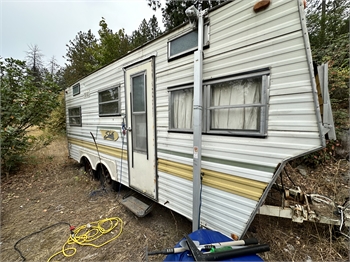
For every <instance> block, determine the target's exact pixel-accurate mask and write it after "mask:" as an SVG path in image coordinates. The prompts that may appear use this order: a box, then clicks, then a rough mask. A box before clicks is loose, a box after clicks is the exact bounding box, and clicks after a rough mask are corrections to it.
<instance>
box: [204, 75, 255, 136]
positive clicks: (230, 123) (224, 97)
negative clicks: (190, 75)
mask: <svg viewBox="0 0 350 262" xmlns="http://www.w3.org/2000/svg"><path fill="white" fill-rule="evenodd" d="M261 85H262V77H254V78H247V79H239V80H232V81H227V82H223V83H218V84H213V85H210V86H209V88H210V107H209V108H208V109H209V116H210V117H209V119H210V130H253V131H258V130H259V128H260V127H259V123H260V110H261V107H262V104H261Z"/></svg>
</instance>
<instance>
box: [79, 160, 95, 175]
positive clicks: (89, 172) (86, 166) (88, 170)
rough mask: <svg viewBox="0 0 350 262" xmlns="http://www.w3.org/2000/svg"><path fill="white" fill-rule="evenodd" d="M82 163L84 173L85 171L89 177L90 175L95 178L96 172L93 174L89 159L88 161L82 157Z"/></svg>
mask: <svg viewBox="0 0 350 262" xmlns="http://www.w3.org/2000/svg"><path fill="white" fill-rule="evenodd" d="M82 164H83V166H84V171H85V173H86V174H87V175H88V176H89V177H91V178H93V179H95V180H96V179H97V177H96V174H95V170H93V169H92V166H91V163H90V161H89V160H88V159H87V158H86V157H84V158H83V159H82Z"/></svg>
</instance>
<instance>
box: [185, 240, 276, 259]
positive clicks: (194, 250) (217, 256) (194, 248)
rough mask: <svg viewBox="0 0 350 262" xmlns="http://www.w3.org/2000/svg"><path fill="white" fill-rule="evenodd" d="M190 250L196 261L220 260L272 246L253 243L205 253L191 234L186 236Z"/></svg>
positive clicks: (254, 252)
mask: <svg viewBox="0 0 350 262" xmlns="http://www.w3.org/2000/svg"><path fill="white" fill-rule="evenodd" d="M185 238H186V241H187V245H188V248H189V250H190V251H191V253H192V255H193V258H194V260H195V261H218V260H222V259H229V258H234V257H239V256H246V255H252V254H256V253H261V252H266V251H270V246H269V245H267V244H263V245H252V246H247V247H245V248H239V249H233V250H228V251H222V252H214V253H208V254H203V253H202V252H201V251H200V250H198V247H197V246H196V244H195V243H194V242H193V240H192V239H191V238H190V237H189V236H185Z"/></svg>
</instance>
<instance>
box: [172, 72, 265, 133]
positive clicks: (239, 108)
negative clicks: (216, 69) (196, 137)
mask: <svg viewBox="0 0 350 262" xmlns="http://www.w3.org/2000/svg"><path fill="white" fill-rule="evenodd" d="M268 75H269V72H268V71H264V72H259V73H254V74H249V75H248V74H247V75H244V76H232V77H228V78H226V79H218V80H211V81H207V82H206V83H205V84H204V89H203V118H202V120H203V121H202V125H203V133H215V134H231V135H247V136H265V135H266V104H267V102H266V101H267V88H268ZM169 93H170V94H169V101H170V103H169V104H170V106H171V108H170V115H169V121H170V122H169V130H170V131H192V125H193V116H192V114H193V87H186V88H185V87H184V88H179V87H177V88H174V89H171V88H169Z"/></svg>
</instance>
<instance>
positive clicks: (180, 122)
mask: <svg viewBox="0 0 350 262" xmlns="http://www.w3.org/2000/svg"><path fill="white" fill-rule="evenodd" d="M171 97H172V106H173V108H172V110H173V112H172V118H173V119H172V122H173V123H172V128H176V129H192V121H193V118H192V113H193V88H186V89H181V90H177V91H172V92H171Z"/></svg>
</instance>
